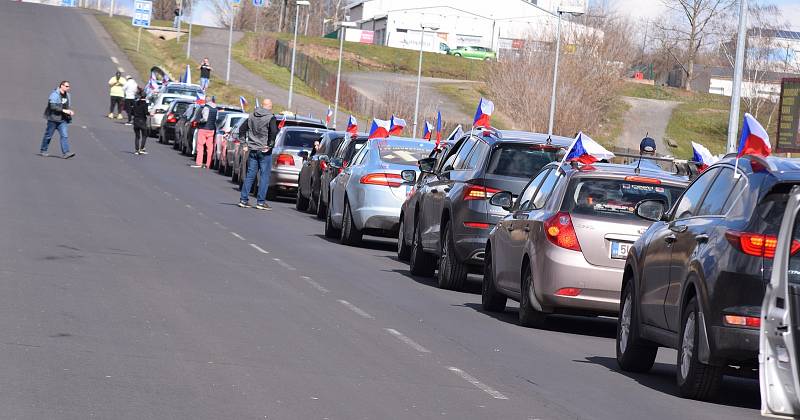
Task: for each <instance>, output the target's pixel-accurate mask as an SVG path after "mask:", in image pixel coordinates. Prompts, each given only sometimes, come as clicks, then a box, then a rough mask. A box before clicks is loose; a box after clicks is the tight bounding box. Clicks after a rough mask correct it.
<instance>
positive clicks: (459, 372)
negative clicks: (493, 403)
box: [447, 366, 508, 400]
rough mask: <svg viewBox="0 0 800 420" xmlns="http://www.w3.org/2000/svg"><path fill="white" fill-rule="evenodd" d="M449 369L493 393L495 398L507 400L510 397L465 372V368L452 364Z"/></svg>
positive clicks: (483, 389) (481, 388) (486, 391)
mask: <svg viewBox="0 0 800 420" xmlns="http://www.w3.org/2000/svg"><path fill="white" fill-rule="evenodd" d="M447 370H449V371H450V372H453V373H455V374H456V375H458V376H460V377H461V379H463V380H465V381H467V382H469V383H471V384H472V385H475V387H476V388H478V389H480V390H481V391H483V392H485V393H487V394H489V395H491V396H492V398H494V399H498V400H507V399H508V397H506V396H505V395H503V394H501V393H500V392H499V391H497V390H495V389H493V388H492V387H490V386H489V385H486V384H485V383H483V382H481V381H479V380H477V379H475V378H474V377H473V376H472V375H470V374H469V373H467V372H464V371H463V370H461V369H459V368H457V367H453V366H450V367H448V368H447Z"/></svg>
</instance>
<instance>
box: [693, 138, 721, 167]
mask: <svg viewBox="0 0 800 420" xmlns="http://www.w3.org/2000/svg"><path fill="white" fill-rule="evenodd" d="M692 160H693V161H695V162H697V163H699V164H700V172H703V171H705V170H706V169H707V168H708V167H709V166H711V165H713V164H715V163H717V161H718V160H719V159H717V158H716V157H715V156H714V155H712V154H711V151H710V150H708V149H707V148H706V147H705V146H703V145H702V144H700V143H695V142H692Z"/></svg>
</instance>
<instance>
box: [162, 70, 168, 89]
mask: <svg viewBox="0 0 800 420" xmlns="http://www.w3.org/2000/svg"><path fill="white" fill-rule="evenodd" d="M169 82H170V80H169V76H167V74H166V73H165V74H164V77H162V78H161V84H162V85H164V86H166V85H168V84H169Z"/></svg>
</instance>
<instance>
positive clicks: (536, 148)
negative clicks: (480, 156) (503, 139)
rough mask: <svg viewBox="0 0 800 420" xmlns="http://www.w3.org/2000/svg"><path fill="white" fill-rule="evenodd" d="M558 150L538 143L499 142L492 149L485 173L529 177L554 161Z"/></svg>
mask: <svg viewBox="0 0 800 420" xmlns="http://www.w3.org/2000/svg"><path fill="white" fill-rule="evenodd" d="M559 150H560V149H559V148H557V147H543V146H542V145H538V144H533V145H532V144H501V145H500V146H499V147H497V148H495V149H494V150H493V151H492V156H491V157H490V158H489V165H488V167H487V170H486V174H487V175H501V176H512V177H516V178H530V177H531V176H533V175H534V174H536V173H537V172H539V170H540V169H542V168H543V167H544V165H547V164H548V163H550V162H553V161H555V160H556V158H557V157H556V154H557V153H558V151H559Z"/></svg>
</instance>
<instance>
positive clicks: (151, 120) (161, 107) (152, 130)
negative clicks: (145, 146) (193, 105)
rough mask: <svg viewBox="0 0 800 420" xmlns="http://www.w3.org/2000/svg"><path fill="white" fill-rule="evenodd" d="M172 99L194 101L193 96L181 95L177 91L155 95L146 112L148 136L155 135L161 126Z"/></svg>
mask: <svg viewBox="0 0 800 420" xmlns="http://www.w3.org/2000/svg"><path fill="white" fill-rule="evenodd" d="M174 100H183V101H194V100H195V98H194V96H187V95H181V94H178V93H161V94H159V95H158V96H156V98H155V100H154V101H153V103H152V105H150V107H149V109H148V111H149V112H148V113H147V128H148V134H149V135H150V137H156V136H157V135H158V130H159V129H160V128H161V122H162V121H163V120H164V115H166V114H167V108H169V104H170V103H172V101H174Z"/></svg>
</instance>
